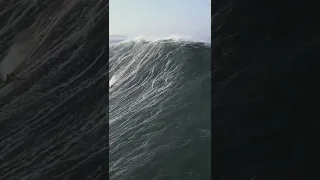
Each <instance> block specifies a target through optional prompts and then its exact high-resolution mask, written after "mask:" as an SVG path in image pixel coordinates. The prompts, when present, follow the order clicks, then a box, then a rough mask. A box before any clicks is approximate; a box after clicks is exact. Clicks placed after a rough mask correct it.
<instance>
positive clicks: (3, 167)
mask: <svg viewBox="0 0 320 180" xmlns="http://www.w3.org/2000/svg"><path fill="white" fill-rule="evenodd" d="M107 12H108V5H107V1H96V0H86V1H83V0H72V1H67V0H55V1H51V0H39V1H37V0H23V1H20V0H19V1H18V0H14V1H7V0H1V1H0V39H1V46H0V70H1V72H0V73H1V76H2V77H5V76H6V74H8V73H12V72H13V73H14V74H15V75H16V77H19V78H20V80H14V81H10V82H9V83H5V84H2V85H1V87H0V88H1V89H0V179H1V180H22V179H23V180H41V179H43V180H54V179H56V180H63V179H68V180H69V179H70V180H71V179H74V180H81V179H91V180H93V179H106V178H108V152H109V149H108V128H109V124H108V88H109V87H108V57H107V54H108V40H107V39H108V27H107V24H108V16H107Z"/></svg>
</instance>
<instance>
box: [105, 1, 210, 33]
mask: <svg viewBox="0 0 320 180" xmlns="http://www.w3.org/2000/svg"><path fill="white" fill-rule="evenodd" d="M210 9H211V6H210V1H209V0H110V1H109V22H110V24H109V25H110V26H109V30H110V31H109V33H110V35H115V34H116V35H126V36H140V35H144V36H154V37H165V36H171V35H177V36H191V37H199V38H210V36H211V35H210V32H211V24H210V21H211V17H210V16H211V11H210Z"/></svg>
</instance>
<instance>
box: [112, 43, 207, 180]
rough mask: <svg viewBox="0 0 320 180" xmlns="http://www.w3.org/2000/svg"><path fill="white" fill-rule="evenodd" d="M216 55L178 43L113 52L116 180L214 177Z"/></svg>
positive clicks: (136, 45) (114, 49) (129, 45)
mask: <svg viewBox="0 0 320 180" xmlns="http://www.w3.org/2000/svg"><path fill="white" fill-rule="evenodd" d="M210 52H211V51H210V45H209V44H205V43H202V42H191V41H185V40H180V39H178V40H177V39H172V38H165V39H157V40H152V41H151V40H149V39H145V38H141V37H139V38H135V39H129V40H127V41H124V42H122V43H119V44H116V45H113V46H110V47H109V67H110V69H109V77H110V79H109V85H110V89H109V92H110V93H109V103H110V104H109V124H110V137H109V141H110V164H109V166H110V177H111V179H152V178H155V177H158V178H160V179H161V178H169V179H170V178H174V177H180V178H182V179H184V178H192V177H193V178H197V179H201V178H202V179H205V178H207V177H209V174H210V167H209V164H210V158H208V156H207V155H208V154H210V131H211V130H210V115H209V114H210V62H211V54H210ZM198 146H199V147H201V149H198ZM184 151H185V152H189V153H190V154H192V153H195V154H197V153H200V152H203V153H204V155H203V156H197V157H192V156H190V154H188V155H186V154H183V153H182V152H184ZM172 159H176V161H175V162H172V161H171V160H172ZM192 160H194V161H197V162H200V163H196V164H197V165H195V166H190V169H188V170H182V169H181V168H183V166H185V165H186V164H188V161H192ZM201 161H202V162H201ZM169 164H170V165H169ZM199 164H200V166H201V167H202V169H198V167H197V166H199ZM179 171H182V172H179Z"/></svg>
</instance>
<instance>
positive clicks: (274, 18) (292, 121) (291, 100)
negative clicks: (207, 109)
mask: <svg viewBox="0 0 320 180" xmlns="http://www.w3.org/2000/svg"><path fill="white" fill-rule="evenodd" d="M318 7H319V3H318V2H317V1H314V0H304V1H286V0H271V1H255V0H245V1H238V0H225V1H223V0H213V1H212V2H211V14H212V20H211V21H212V23H211V28H212V33H211V41H212V42H211V47H212V64H211V68H212V77H211V78H212V79H211V87H212V95H211V102H212V106H211V108H212V111H211V113H212V115H211V117H212V123H211V126H212V128H211V129H212V133H211V134H212V149H211V151H212V156H211V158H212V159H211V162H212V171H211V173H212V177H213V178H212V179H219V180H229V179H237V180H240V179H254V180H260V179H261V180H262V179H263V180H264V179H273V180H276V179H310V178H312V179H319V178H315V176H319V173H318V165H317V164H318V162H319V147H320V146H319V143H318V142H319V140H318V139H319V133H318V131H319V128H320V123H319V108H318V107H319V105H318V104H319V92H320V88H319V87H320V86H319V82H320V73H319V72H320V71H319V67H320V63H319V57H320V55H319V53H318V52H319V49H320V41H319V37H320V23H319V19H318V17H319V16H320V11H319V9H318ZM229 10H230V11H237V13H236V14H237V15H231V16H230V15H228V14H227V13H228V12H227V11H229ZM239 21H241V22H243V24H241V23H240V25H239V23H238V22H239ZM248 22H249V23H248ZM245 23H247V24H245ZM223 26H224V27H223ZM226 26H228V27H226ZM222 28H224V29H223V30H221V29H222ZM240 30H241V31H240ZM232 31H233V32H234V33H237V38H238V40H237V41H230V42H228V43H229V44H224V45H221V42H222V41H224V38H226V37H227V36H228V34H230V32H232ZM235 42H237V43H238V44H235ZM245 43H248V44H245ZM244 45H248V48H247V49H242V48H240V47H241V46H244ZM224 48H235V49H241V50H246V52H244V51H240V52H237V57H234V59H232V61H230V59H228V58H222V57H223V56H224V55H223V51H224V50H225V49H224ZM256 57H261V58H256ZM279 57H281V58H279ZM244 61H247V62H244ZM263 61H264V62H263ZM248 62H249V64H250V63H252V64H253V65H252V67H253V68H252V71H251V72H249V71H248V72H249V73H251V74H250V77H251V78H252V77H253V76H255V75H257V76H255V78H257V80H256V81H255V83H257V82H259V81H266V82H268V83H269V84H268V85H273V87H270V88H269V87H268V89H265V93H266V94H267V95H265V96H262V95H261V96H260V97H259V98H261V99H257V100H256V101H252V104H250V103H249V104H250V105H248V106H247V107H246V108H242V107H241V105H245V104H240V105H237V107H239V108H242V109H241V110H240V111H237V112H235V109H236V108H233V109H230V108H229V107H228V106H227V107H223V106H222V105H221V104H218V103H217V101H218V99H219V102H223V101H221V100H220V98H221V97H219V96H217V93H216V92H217V89H218V88H220V87H221V85H223V83H222V82H224V80H226V79H227V78H226V77H228V76H230V75H232V72H233V71H234V69H237V68H238V69H239V67H240V65H241V63H248ZM259 63H260V65H261V66H259V67H261V69H267V70H268V71H267V70H265V71H257V69H258V68H257V67H258V66H257V65H259ZM217 67H219V68H225V69H224V70H219V72H218V73H217ZM230 68H231V70H230ZM255 73H256V74H255ZM268 76H269V77H270V79H268ZM248 77H249V76H247V77H244V78H243V79H245V78H248ZM263 78H265V79H263ZM241 82H245V83H248V84H250V83H251V82H249V80H243V81H241ZM237 83H238V84H237V85H235V87H238V88H239V87H240V85H239V84H240V82H239V81H237ZM255 83H251V84H250V85H251V86H255V85H257V84H258V83H257V84H255ZM242 88H248V87H242ZM252 90H254V89H252ZM259 91H261V92H262V90H259ZM229 94H230V93H229ZM233 98H238V97H237V96H236V95H235V96H233ZM224 100H226V98H225V99H224ZM229 100H230V99H229ZM247 100H249V98H247ZM230 101H233V100H230ZM280 103H282V106H280V105H279V104H280ZM232 113H235V114H237V115H241V117H239V116H235V115H232ZM248 118H252V119H256V120H257V122H254V121H248ZM261 119H263V121H261ZM235 120H237V122H236V123H234V121H235ZM244 122H250V123H252V122H253V124H251V125H253V129H256V130H255V132H256V131H259V130H260V132H259V133H260V134H259V133H256V134H254V135H251V136H244V137H243V138H242V139H241V140H242V142H241V143H240V142H239V144H235V143H234V142H230V139H231V138H232V137H230V136H231V135H230V136H229V137H228V136H227V137H225V136H224V137H222V135H221V134H222V133H223V131H224V132H226V133H230V131H231V133H232V131H233V132H235V131H237V130H239V129H241V128H245V125H243V123H244ZM260 122H261V123H262V122H263V123H266V124H265V125H264V126H259V125H261V124H259V123H260ZM233 123H234V124H233ZM220 124H224V125H220ZM234 125H237V126H234ZM221 127H224V129H223V130H222V129H221ZM262 127H266V129H267V130H265V131H264V130H262V129H264V128H262ZM259 128H260V129H259ZM268 129H269V130H268ZM245 133H248V131H247V132H245ZM257 134H259V135H257ZM239 135H240V134H239ZM248 137H250V138H248ZM222 138H223V139H222ZM239 139H240V138H239ZM243 142H245V143H243ZM226 144H229V145H230V144H231V146H232V147H230V148H225V145H226ZM244 166H248V167H252V168H251V169H249V170H248V171H245V168H243V167H244ZM309 176H310V177H309Z"/></svg>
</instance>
